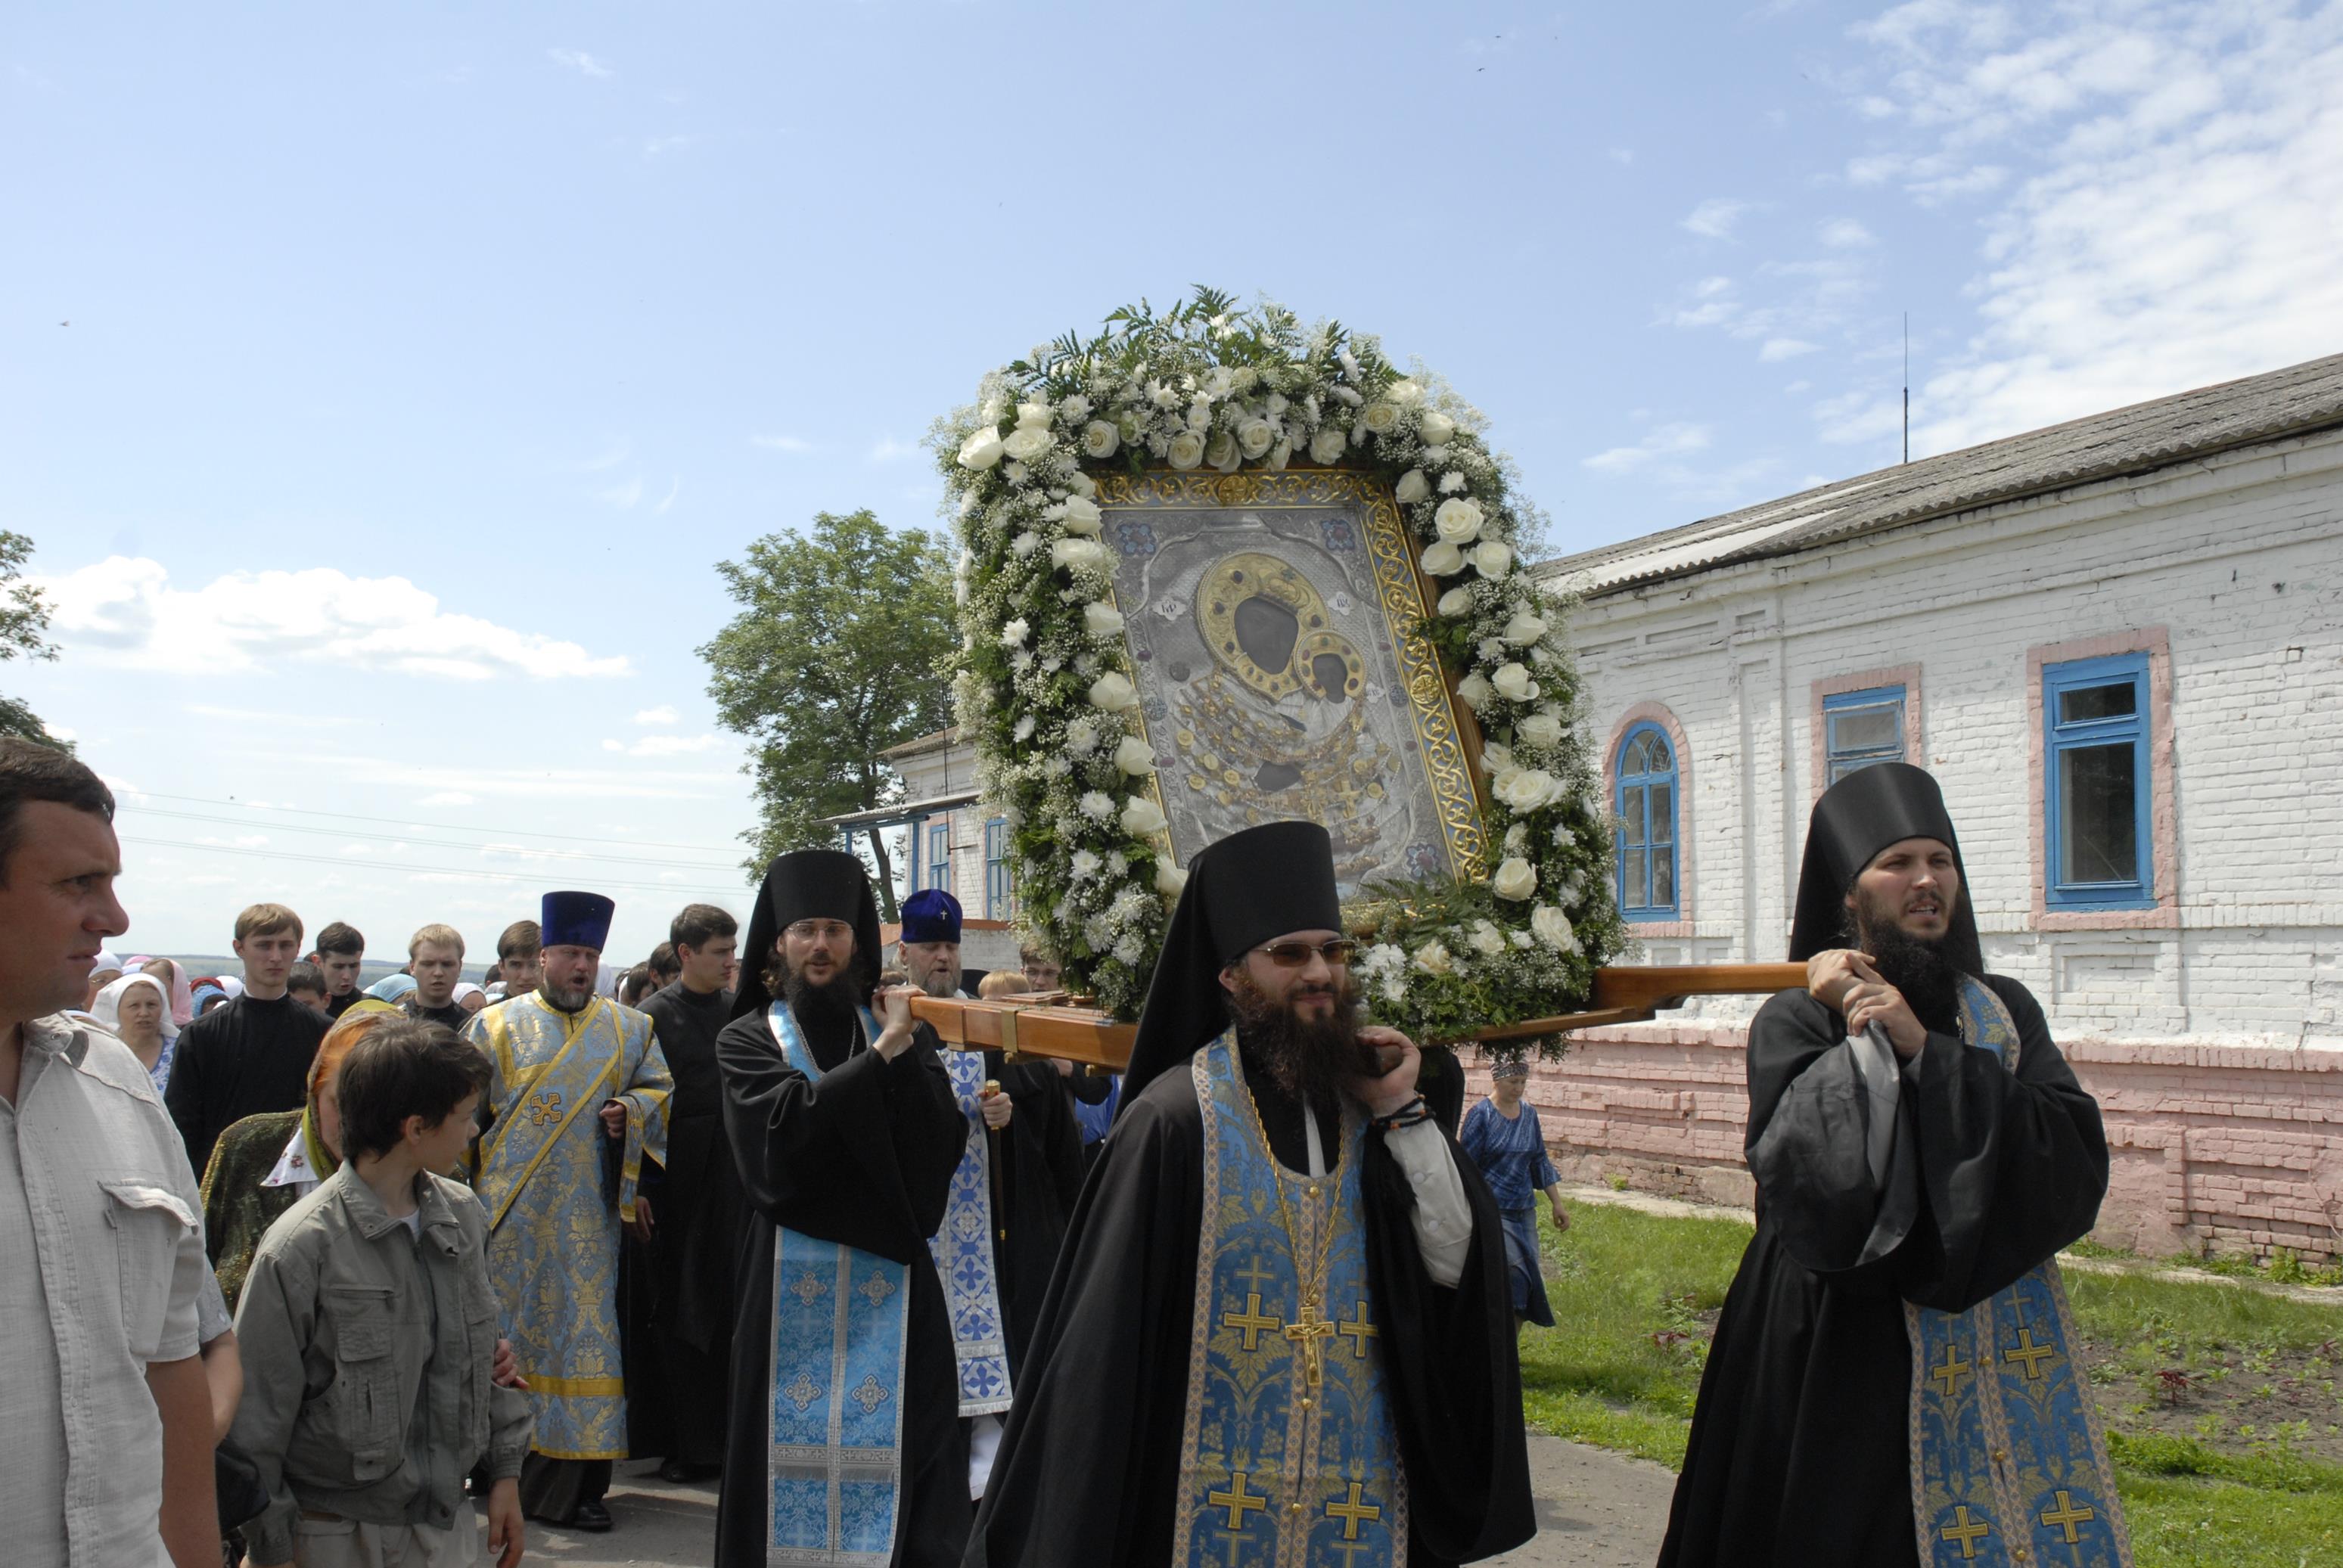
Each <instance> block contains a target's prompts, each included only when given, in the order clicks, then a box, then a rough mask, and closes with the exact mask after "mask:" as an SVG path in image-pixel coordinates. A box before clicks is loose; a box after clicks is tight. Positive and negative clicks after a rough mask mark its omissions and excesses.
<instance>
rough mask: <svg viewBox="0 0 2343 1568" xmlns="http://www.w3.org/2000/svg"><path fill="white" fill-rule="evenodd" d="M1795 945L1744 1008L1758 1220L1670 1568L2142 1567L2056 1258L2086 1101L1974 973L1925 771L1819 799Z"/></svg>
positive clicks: (2076, 1193)
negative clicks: (1885, 1567)
mask: <svg viewBox="0 0 2343 1568" xmlns="http://www.w3.org/2000/svg"><path fill="white" fill-rule="evenodd" d="M1790 957H1791V958H1792V959H1794V960H1802V961H1804V962H1805V965H1806V975H1807V983H1806V985H1805V988H1804V989H1802V990H1789V991H1784V992H1782V993H1781V994H1780V995H1778V996H1776V997H1775V998H1774V999H1773V1000H1770V1001H1768V1002H1767V1003H1766V1004H1765V1007H1764V1008H1763V1009H1761V1010H1759V1012H1758V1014H1757V1017H1756V1018H1755V1020H1753V1022H1752V1023H1751V1025H1750V1029H1749V1055H1748V1071H1749V1124H1748V1133H1747V1151H1748V1159H1749V1170H1750V1173H1751V1175H1753V1176H1754V1177H1755V1179H1756V1182H1757V1234H1756V1237H1755V1240H1754V1241H1751V1243H1750V1245H1749V1251H1747V1253H1746V1254H1745V1255H1744V1257H1743V1258H1742V1260H1741V1270H1740V1272H1739V1273H1738V1274H1737V1275H1736V1276H1735V1279H1734V1282H1733V1288H1732V1290H1731V1292H1729V1293H1728V1294H1727V1295H1726V1297H1725V1312H1724V1314H1723V1316H1722V1318H1721V1319H1720V1321H1719V1322H1718V1323H1717V1327H1716V1341H1715V1345H1714V1346H1713V1347H1712V1348H1711V1350H1710V1352H1709V1357H1708V1364H1707V1367H1706V1369H1705V1371H1704V1372H1703V1374H1702V1377H1701V1385H1700V1400H1699V1403H1698V1405H1697V1407H1696V1408H1695V1410H1694V1414H1693V1423H1692V1435H1691V1439H1690V1442H1689V1445H1688V1447H1687V1449H1686V1452H1685V1454H1684V1472H1683V1474H1682V1476H1681V1477H1680V1478H1679V1480H1678V1482H1677V1484H1676V1493H1675V1504H1674V1509H1673V1510H1672V1512H1671V1515H1670V1518H1669V1522H1668V1535H1667V1541H1666V1543H1665V1544H1664V1547H1663V1549H1662V1551H1661V1553H1660V1563H1661V1564H1662V1568H1696V1565H1697V1568H1706V1565H1708V1564H1720V1565H1721V1564H1725V1563H1730V1564H1733V1565H1734V1568H1766V1565H1768V1564H1775V1563H1780V1564H1790V1563H1799V1564H1805V1563H1863V1564H1894V1563H1931V1564H1947V1565H1948V1564H1953V1563H1970V1562H1993V1563H2044V1564H2085V1563H2088V1564H2108V1565H2114V1564H2118V1563H2128V1562H2129V1561H2130V1558H2129V1556H2128V1553H2127V1547H2126V1545H2125V1539H2124V1528H2123V1519H2122V1513H2121V1509H2120V1505H2119V1504H2118V1503H2117V1497H2116V1491H2115V1479H2114V1473H2113V1472H2112V1471H2111V1470H2110V1469H2109V1468H2108V1464H2107V1445H2106V1442H2105V1440H2104V1439H2103V1437H2102V1436H2101V1434H2100V1432H2099V1427H2098V1422H2097V1413H2096V1409H2095V1407H2094V1405H2093V1403H2092V1401H2091V1395H2090V1391H2089V1389H2088V1387H2087V1383H2086V1382H2085V1380H2084V1378H2083V1375H2082V1370H2081V1369H2080V1368H2078V1367H2077V1366H2076V1365H2075V1364H2074V1362H2073V1361H2072V1360H2071V1355H2070V1352H2071V1350H2072V1349H2073V1347H2074V1346H2075V1343H2076V1337H2075V1332H2074V1323H2073V1320H2072V1317H2071V1315H2070V1314H2069V1313H2068V1312H2067V1308H2066V1292H2065V1290H2064V1287H2063V1286H2062V1285H2061V1283H2060V1282H2059V1278H2058V1265H2057V1263H2056V1258H2055V1254H2056V1252H2057V1251H2058V1249H2059V1248H2061V1247H2063V1246H2065V1245H2066V1243H2067V1242H2069V1241H2073V1240H2075V1239H2076V1238H2077V1237H2078V1236H2081V1235H2083V1234H2084V1233H2085V1232H2087V1231H2089V1230H2090V1228H2091V1224H2092V1221H2093V1220H2094V1219H2095V1218H2096V1216H2097V1213H2098V1207H2099V1199H2100V1197H2101V1195H2102V1194H2103V1193H2105V1192H2106V1191H2107V1141H2106V1138H2105V1136H2104V1134H2103V1133H2102V1131H2101V1129H2100V1124H2099V1108H2098V1105H2097V1101H2093V1100H2092V1098H2091V1097H2090V1095H2089V1094H2088V1093H2087V1092H2085V1091H2084V1090H2083V1088H2082V1087H2081V1086H2080V1085H2079V1084H2077V1082H2076V1081H2075V1075H2074V1073H2073V1072H2072V1071H2071V1070H2069V1069H2068V1068H2067V1066H2066V1059H2065V1058H2064V1057H2063V1056H2061V1055H2060V1054H2059V1051H2058V1048H2057V1046H2056V1044H2054V1043H2053V1042H2052V1040H2051V1039H2050V1031H2049V1029H2048V1028H2047V1026H2046V1024H2045V1022H2044V1020H2043V1016H2042V1009H2041V1008H2040V1007H2039V1006H2038V1005H2037V1004H2036V1002H2035V1000H2034V998H2033V997H2032V996H2031V995H2029V994H2028V993H2027V991H2026V988H2025V987H2024V986H2022V985H2020V984H2019V983H2018V982H2017V981H2016V980H2010V979H2007V978H2006V977H2005V976H2001V975H1988V974H1986V972H1985V960H1984V957H1983V954H1982V952H1981V951H1980V950H1979V947H1978V942H1977V930H1976V916H1975V915H1974V913H1973V912H1972V910H1971V907H1970V901H1969V896H1968V884H1967V878H1966V875H1965V871H1964V868H1963V866H1962V863H1961V855H1960V846H1959V843H1958V842H1957V840H1956V839H1955V838H1954V836H1953V824H1952V819H1951V818H1950V817H1949V816H1948V815H1946V810H1945V803H1944V798H1943V796H1942V795H1941V794H1940V793H1939V792H1938V790H1937V789H1936V780H1935V779H1932V778H1931V777H1929V775H1928V774H1926V772H1924V771H1922V770H1921V769H1917V768H1914V767H1910V766H1908V765H1906V764H1904V763H1900V762H1892V763H1883V764H1880V765H1879V766H1877V767H1873V768H1866V769H1863V770H1862V771H1861V772H1857V773H1853V774H1849V775H1848V776H1847V777H1846V778H1845V779H1841V780H1839V782H1838V783H1836V784H1835V785H1833V786H1832V787H1831V788H1830V789H1829V790H1828V791H1827V792H1825V794H1824V796H1823V798H1822V799H1820V800H1819V801H1817V802H1816V803H1815V811H1814V819H1813V822H1812V824H1811V825H1810V826H1809V828H1808V829H1807V833H1806V852H1805V866H1804V868H1803V869H1802V871H1801V873H1800V876H1799V880H1798V902H1797V914H1796V920H1795V926H1794V928H1793V930H1792V932H1791V938H1790Z"/></svg>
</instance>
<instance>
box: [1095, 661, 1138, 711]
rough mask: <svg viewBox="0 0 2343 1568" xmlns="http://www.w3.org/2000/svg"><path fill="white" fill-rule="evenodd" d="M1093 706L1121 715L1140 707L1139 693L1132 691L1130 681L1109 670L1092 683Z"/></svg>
mask: <svg viewBox="0 0 2343 1568" xmlns="http://www.w3.org/2000/svg"><path fill="white" fill-rule="evenodd" d="M1138 706H1139V693H1138V692H1137V691H1135V690H1133V689H1131V682H1130V680H1129V679H1127V678H1124V677H1122V676H1121V675H1117V674H1116V673H1115V672H1114V671H1112V670H1109V671H1107V673H1106V674H1104V675H1101V676H1100V677H1099V678H1097V679H1096V680H1093V681H1091V707H1092V708H1101V709H1105V710H1106V711H1107V712H1109V713H1121V711H1122V710H1123V709H1127V708H1136V707H1138Z"/></svg>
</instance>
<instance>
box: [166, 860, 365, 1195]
mask: <svg viewBox="0 0 2343 1568" xmlns="http://www.w3.org/2000/svg"><path fill="white" fill-rule="evenodd" d="M235 948H236V957H237V958H239V959H241V960H244V994H243V995H242V996H239V997H236V998H235V999H233V1000H229V1001H227V1002H225V1003H223V1004H221V1005H220V1006H218V1007H216V1008H214V1009H213V1010H211V1011H209V1012H207V1013H206V1014H204V1015H203V1016H202V1017H201V1018H199V1019H196V1020H195V1021H194V1022H192V1023H190V1024H188V1025H187V1027H186V1028H185V1029H183V1030H180V1031H179V1045H178V1054H177V1055H176V1057H174V1058H173V1060H172V1063H171V1082H170V1086H169V1088H168V1089H166V1091H164V1096H163V1103H164V1104H165V1106H166V1107H167V1108H168V1109H169V1111H170V1112H171V1120H172V1121H174V1122H176V1124H177V1125H178V1129H179V1136H180V1137H181V1138H182V1139H184V1140H186V1145H187V1164H188V1166H189V1167H190V1168H192V1169H193V1170H195V1171H197V1172H201V1171H202V1170H203V1168H204V1166H205V1164H206V1162H208V1161H210V1159H211V1157H212V1145H213V1144H214V1143H216V1142H217V1141H218V1140H219V1135H220V1134H221V1133H222V1132H224V1131H226V1130H227V1127H228V1124H229V1123H231V1122H234V1121H242V1120H243V1119H244V1118H245V1117H247V1116H256V1115H258V1114H259V1113H261V1112H262V1111H295V1110H298V1109H299V1108H300V1107H301V1105H302V1104H303V1103H304V1101H306V1100H307V1097H308V1091H309V1062H310V1060H311V1059H312V1058H313V1057H315V1056H316V1055H317V1042H318V1041H319V1040H323V1039H325V1038H326V1030H327V1028H328V1027H329V1026H330V1020H327V1017H326V1015H325V1014H324V1013H321V1012H319V1011H317V1010H316V1009H315V1008H310V1007H305V1006H303V1005H302V1004H301V1003H299V1002H297V1001H295V1000H293V999H292V997H290V996H289V995H287V992H286V982H287V980H289V979H290V978H291V976H292V972H293V965H294V962H295V960H297V958H299V956H300V952H301V917H300V916H298V915H297V914H295V913H294V912H293V911H292V910H288V909H287V908H286V907H285V906H284V905H282V904H255V905H253V906H252V907H251V908H250V909H248V910H245V911H244V913H242V914H240V915H238V916H236V940H235Z"/></svg>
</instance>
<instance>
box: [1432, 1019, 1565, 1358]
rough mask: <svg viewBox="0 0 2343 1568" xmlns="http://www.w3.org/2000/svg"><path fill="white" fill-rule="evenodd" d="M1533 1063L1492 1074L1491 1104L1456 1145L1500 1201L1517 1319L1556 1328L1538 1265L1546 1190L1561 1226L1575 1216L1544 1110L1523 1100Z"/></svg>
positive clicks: (1507, 1065)
mask: <svg viewBox="0 0 2343 1568" xmlns="http://www.w3.org/2000/svg"><path fill="white" fill-rule="evenodd" d="M1529 1077H1530V1064H1529V1063H1528V1062H1526V1061H1523V1060H1522V1059H1521V1058H1519V1057H1515V1058H1514V1059H1513V1060H1511V1061H1501V1062H1499V1063H1497V1064H1496V1066H1494V1067H1493V1068H1491V1069H1490V1070H1489V1098H1488V1099H1486V1100H1484V1101H1481V1103H1480V1104H1478V1105H1476V1106H1474V1107H1473V1113H1472V1114H1471V1115H1469V1116H1467V1117H1465V1118H1464V1131H1463V1136H1461V1137H1459V1138H1458V1139H1457V1143H1458V1144H1459V1145H1460V1146H1461V1147H1462V1148H1463V1151H1464V1152H1465V1153H1466V1154H1468V1155H1470V1156H1471V1157H1472V1160H1473V1164H1474V1165H1476V1166H1478V1167H1480V1170H1481V1177H1482V1180H1483V1181H1487V1182H1488V1183H1489V1195H1490V1196H1491V1197H1493V1198H1494V1199H1496V1201H1497V1218H1498V1221H1499V1222H1500V1223H1502V1224H1503V1227H1504V1231H1505V1266H1506V1271H1507V1272H1508V1273H1510V1274H1511V1275H1512V1276H1513V1321H1514V1322H1517V1323H1536V1324H1537V1325H1539V1326H1540V1327H1541V1328H1549V1329H1550V1328H1552V1327H1554V1309H1553V1308H1552V1307H1551V1306H1548V1305H1547V1304H1546V1299H1545V1271H1544V1269H1543V1268H1541V1267H1540V1266H1539V1262H1538V1233H1537V1205H1536V1203H1535V1201H1534V1199H1535V1197H1536V1195H1537V1194H1538V1193H1540V1192H1543V1193H1544V1194H1545V1198H1546V1203H1547V1205H1548V1207H1550V1208H1551V1209H1552V1210H1553V1211H1554V1229H1555V1230H1557V1231H1567V1230H1569V1229H1570V1215H1569V1214H1568V1213H1567V1212H1565V1211H1564V1209H1563V1206H1562V1177H1561V1176H1560V1175H1559V1174H1558V1173H1557V1172H1556V1171H1554V1161H1552V1160H1549V1159H1548V1158H1546V1152H1545V1132H1544V1129H1542V1128H1541V1127H1539V1126H1538V1113H1537V1108H1536V1107H1535V1106H1534V1105H1525V1104H1523V1102H1522V1088H1523V1085H1524V1084H1526V1083H1528V1081H1529Z"/></svg>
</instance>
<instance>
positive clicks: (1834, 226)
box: [1821, 217, 1872, 248]
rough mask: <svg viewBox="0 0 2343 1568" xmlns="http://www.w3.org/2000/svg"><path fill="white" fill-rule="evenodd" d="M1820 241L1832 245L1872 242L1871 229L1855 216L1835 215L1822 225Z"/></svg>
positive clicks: (1866, 243) (1839, 246)
mask: <svg viewBox="0 0 2343 1568" xmlns="http://www.w3.org/2000/svg"><path fill="white" fill-rule="evenodd" d="M1821 237H1822V242H1823V243H1824V244H1825V245H1827V246H1833V247H1837V248H1843V247H1845V246H1851V245H1869V244H1871V243H1872V238H1871V231H1870V230H1869V229H1867V228H1865V227H1864V226H1863V225H1862V224H1861V223H1860V222H1858V221H1857V220H1856V219H1855V218H1851V217H1835V218H1833V219H1831V220H1830V221H1829V222H1828V223H1826V224H1825V225H1823V226H1822V236H1821Z"/></svg>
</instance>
